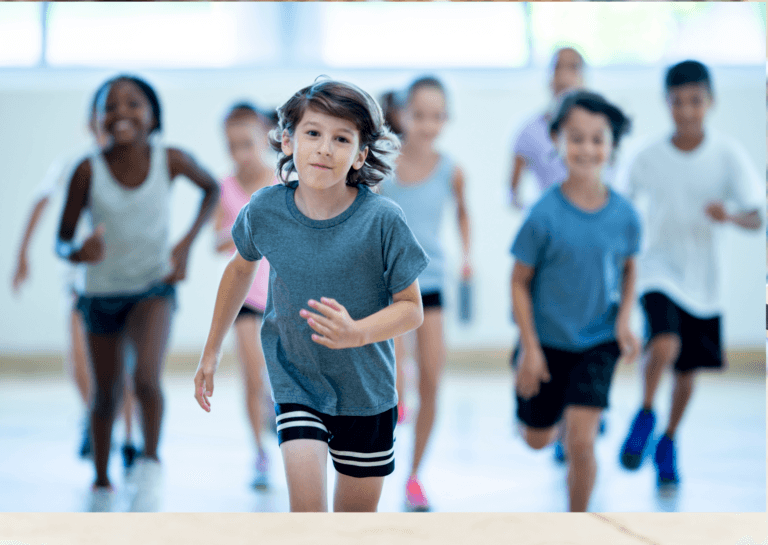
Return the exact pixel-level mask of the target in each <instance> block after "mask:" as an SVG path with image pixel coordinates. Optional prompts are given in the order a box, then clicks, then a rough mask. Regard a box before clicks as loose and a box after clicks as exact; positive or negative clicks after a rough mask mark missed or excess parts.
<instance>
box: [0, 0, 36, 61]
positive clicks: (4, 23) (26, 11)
mask: <svg viewBox="0 0 768 545" xmlns="http://www.w3.org/2000/svg"><path fill="white" fill-rule="evenodd" d="M42 9H43V4H39V3H37V2H2V3H0V66H35V65H37V64H38V63H39V62H40V56H41V54H42V43H43V40H42V37H43V32H42V13H43V12H42Z"/></svg>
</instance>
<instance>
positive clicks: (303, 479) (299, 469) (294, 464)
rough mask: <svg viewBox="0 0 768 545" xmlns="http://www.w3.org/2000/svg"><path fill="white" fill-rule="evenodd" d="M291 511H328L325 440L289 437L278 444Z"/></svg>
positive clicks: (326, 447) (326, 445)
mask: <svg viewBox="0 0 768 545" xmlns="http://www.w3.org/2000/svg"><path fill="white" fill-rule="evenodd" d="M280 451H281V452H282V453H283V463H284V465H285V477H286V480H287V481H288V497H289V499H290V504H291V512H292V513H296V512H327V511H328V482H327V480H328V479H327V471H326V468H327V464H328V444H327V443H324V442H322V441H317V440H315V439H293V440H291V441H286V442H284V443H283V444H281V445H280Z"/></svg>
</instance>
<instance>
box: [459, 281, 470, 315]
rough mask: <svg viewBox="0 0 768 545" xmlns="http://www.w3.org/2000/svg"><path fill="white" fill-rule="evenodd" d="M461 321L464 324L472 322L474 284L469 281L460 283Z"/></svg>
mask: <svg viewBox="0 0 768 545" xmlns="http://www.w3.org/2000/svg"><path fill="white" fill-rule="evenodd" d="M459 321H460V322H461V323H463V324H467V323H469V322H471V321H472V283H471V281H470V280H467V279H462V280H461V281H460V282H459Z"/></svg>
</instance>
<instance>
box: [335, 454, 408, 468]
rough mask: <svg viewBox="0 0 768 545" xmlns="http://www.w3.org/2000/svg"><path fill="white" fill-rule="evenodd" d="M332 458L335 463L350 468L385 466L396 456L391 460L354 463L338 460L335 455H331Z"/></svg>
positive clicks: (393, 457) (391, 457)
mask: <svg viewBox="0 0 768 545" xmlns="http://www.w3.org/2000/svg"><path fill="white" fill-rule="evenodd" d="M331 458H333V461H334V462H336V463H338V464H346V465H348V466H362V467H369V466H385V465H387V464H388V463H389V462H391V461H392V460H394V459H395V455H394V454H392V456H390V457H389V458H387V459H386V460H380V461H378V462H353V461H352V460H339V459H338V458H336V457H335V456H334V455H333V454H331Z"/></svg>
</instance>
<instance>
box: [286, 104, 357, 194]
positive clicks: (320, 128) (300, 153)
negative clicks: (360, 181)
mask: <svg viewBox="0 0 768 545" xmlns="http://www.w3.org/2000/svg"><path fill="white" fill-rule="evenodd" d="M282 149H283V153H285V154H286V155H293V161H294V163H295V165H296V170H297V172H298V173H299V183H300V184H302V185H304V186H306V187H311V188H312V189H317V190H323V189H330V188H332V187H334V186H337V185H338V184H341V185H342V186H344V185H345V184H346V180H347V174H348V173H349V169H351V168H354V169H355V170H359V169H361V168H362V166H363V164H364V163H365V158H366V157H367V156H368V148H366V149H364V150H362V151H360V131H359V130H358V129H357V127H356V126H355V124H354V123H352V122H351V121H349V120H347V119H342V118H340V117H334V116H331V115H328V114H324V113H321V112H318V111H316V110H313V109H311V108H308V109H307V111H305V112H304V115H303V117H302V118H301V121H299V123H298V125H296V130H295V131H294V134H293V136H292V137H291V136H290V135H289V134H288V132H287V131H284V132H283V142H282Z"/></svg>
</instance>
